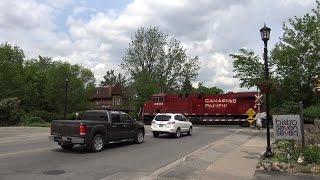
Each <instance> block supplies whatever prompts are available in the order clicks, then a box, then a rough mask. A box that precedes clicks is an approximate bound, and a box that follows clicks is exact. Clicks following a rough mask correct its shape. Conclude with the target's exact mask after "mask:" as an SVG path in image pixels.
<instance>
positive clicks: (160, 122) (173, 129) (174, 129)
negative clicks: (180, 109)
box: [151, 113, 192, 138]
mask: <svg viewBox="0 0 320 180" xmlns="http://www.w3.org/2000/svg"><path fill="white" fill-rule="evenodd" d="M151 131H152V133H153V136H154V137H159V134H172V135H174V136H175V137H176V138H179V137H180V135H181V133H183V132H186V133H187V135H189V136H191V135H192V123H191V122H189V120H188V119H187V118H186V117H185V116H184V115H182V114H176V113H163V114H157V115H156V116H155V117H154V118H153V120H152V122H151Z"/></svg>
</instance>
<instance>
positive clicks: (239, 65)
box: [230, 49, 264, 88]
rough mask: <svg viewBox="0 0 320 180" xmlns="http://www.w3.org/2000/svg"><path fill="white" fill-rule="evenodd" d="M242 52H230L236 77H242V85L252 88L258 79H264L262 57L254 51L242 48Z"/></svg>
mask: <svg viewBox="0 0 320 180" xmlns="http://www.w3.org/2000/svg"><path fill="white" fill-rule="evenodd" d="M239 51H240V54H230V56H231V58H232V59H233V60H234V61H233V68H234V70H233V72H234V73H236V75H234V76H233V77H234V78H239V79H240V87H247V88H251V87H254V86H255V82H256V80H258V79H264V74H263V73H264V67H263V64H262V63H261V62H260V58H259V57H258V56H257V55H255V54H254V52H252V51H248V50H246V49H240V50H239Z"/></svg>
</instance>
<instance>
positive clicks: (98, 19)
mask: <svg viewBox="0 0 320 180" xmlns="http://www.w3.org/2000/svg"><path fill="white" fill-rule="evenodd" d="M315 7H316V2H315V0H1V1H0V43H5V42H9V43H11V44H16V45H18V46H19V47H21V48H22V49H23V50H24V52H25V55H26V57H27V58H36V57H38V55H41V56H49V57H52V58H54V59H55V60H62V61H68V62H70V63H78V64H81V65H82V66H84V67H87V68H90V69H91V70H92V71H93V73H94V74H95V78H96V81H97V82H100V81H101V80H102V77H103V75H104V74H105V72H106V71H107V70H111V69H114V70H116V72H122V71H121V69H120V68H119V64H120V63H121V62H122V57H123V56H124V52H125V49H126V48H127V47H128V44H129V41H130V39H131V37H132V36H133V35H134V33H135V31H136V30H137V29H138V28H139V27H146V28H148V27H150V26H156V27H159V28H160V30H161V31H162V32H163V33H165V34H168V35H169V36H170V37H174V38H176V39H178V40H180V41H181V42H182V44H183V46H184V48H186V49H187V54H188V55H189V56H190V57H193V56H196V55H197V56H199V59H200V62H201V69H200V71H199V75H198V77H197V79H196V81H195V82H193V83H194V84H197V82H203V83H204V85H205V86H207V87H212V86H216V87H218V88H220V89H222V90H224V91H225V92H227V91H244V90H246V89H240V88H239V81H238V79H234V78H232V76H233V75H234V74H233V72H232V70H233V67H232V59H231V58H230V57H229V54H230V53H237V52H238V50H239V49H240V48H243V47H244V48H247V49H250V50H253V51H254V52H256V53H257V54H258V55H262V53H263V42H262V40H261V38H260V32H259V30H260V28H262V26H263V23H264V22H266V24H267V26H268V27H270V28H271V38H270V40H269V44H268V47H269V49H271V48H272V46H273V45H274V44H275V43H277V42H278V41H279V37H280V36H282V33H283V31H282V23H283V22H284V21H287V20H288V18H293V17H294V16H298V17H300V16H303V15H304V14H306V13H308V12H311V9H312V8H315Z"/></svg>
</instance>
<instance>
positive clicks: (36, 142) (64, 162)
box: [0, 126, 239, 180]
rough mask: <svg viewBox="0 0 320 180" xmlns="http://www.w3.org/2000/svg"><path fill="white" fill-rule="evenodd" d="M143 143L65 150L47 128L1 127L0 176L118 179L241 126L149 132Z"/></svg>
mask: <svg viewBox="0 0 320 180" xmlns="http://www.w3.org/2000/svg"><path fill="white" fill-rule="evenodd" d="M149 128H150V127H147V128H146V129H147V132H146V137H145V142H144V143H143V144H131V143H127V142H125V143H117V144H109V145H108V146H106V148H105V149H104V151H103V152H100V153H87V152H86V151H85V150H84V149H83V148H82V147H81V146H78V147H75V148H74V150H72V151H67V150H63V149H62V148H61V147H60V146H58V145H57V144H55V143H52V142H49V141H48V138H47V136H48V131H49V129H48V128H34V129H32V128H27V129H24V128H20V129H19V128H0V135H1V136H0V179H1V180H7V179H10V180H11V179H25V180H28V179H77V180H81V179H85V180H90V179H102V178H104V179H108V178H109V179H113V178H114V179H122V178H127V177H132V178H133V177H136V178H138V177H146V176H149V175H151V174H154V173H155V172H157V170H159V168H161V167H163V166H165V165H167V164H169V163H171V162H173V161H175V160H177V159H179V158H181V157H184V156H186V155H187V154H189V153H191V152H193V151H195V150H197V149H199V148H202V147H204V146H206V145H208V144H210V143H212V142H215V141H219V140H221V139H223V138H225V137H227V136H229V135H230V134H233V133H235V132H237V131H238V130H239V128H238V127H237V126H225V127H222V126H220V127H195V128H194V134H193V136H182V137H181V138H179V139H174V138H171V137H168V136H166V135H163V136H161V137H160V138H153V137H152V134H151V132H150V129H149Z"/></svg>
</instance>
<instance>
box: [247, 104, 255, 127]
mask: <svg viewBox="0 0 320 180" xmlns="http://www.w3.org/2000/svg"><path fill="white" fill-rule="evenodd" d="M246 114H247V115H248V118H247V121H248V122H249V123H250V124H251V123H253V121H254V118H253V116H254V115H255V114H256V112H255V111H254V110H253V109H252V108H249V109H248V110H247V111H246Z"/></svg>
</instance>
